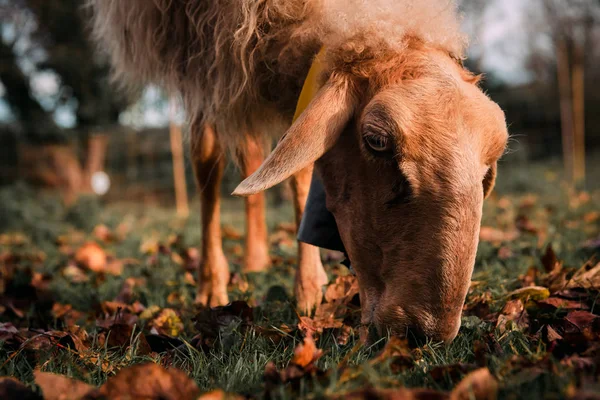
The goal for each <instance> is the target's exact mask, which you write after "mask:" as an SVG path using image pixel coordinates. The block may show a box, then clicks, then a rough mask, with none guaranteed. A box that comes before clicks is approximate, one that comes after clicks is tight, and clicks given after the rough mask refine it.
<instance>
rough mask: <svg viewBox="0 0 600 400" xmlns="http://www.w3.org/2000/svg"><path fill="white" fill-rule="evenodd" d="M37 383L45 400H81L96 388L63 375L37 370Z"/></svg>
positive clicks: (35, 374) (35, 375) (35, 373)
mask: <svg viewBox="0 0 600 400" xmlns="http://www.w3.org/2000/svg"><path fill="white" fill-rule="evenodd" d="M33 375H34V377H35V383H36V384H37V385H38V386H39V387H40V388H42V392H43V393H44V399H45V400H79V399H82V398H83V397H84V396H85V395H87V394H88V393H90V392H91V391H92V390H94V389H95V387H93V386H91V385H88V384H87V383H85V382H81V381H78V380H76V379H72V378H69V377H67V376H63V375H57V374H51V373H49V372H42V371H40V370H35V371H34V372H33Z"/></svg>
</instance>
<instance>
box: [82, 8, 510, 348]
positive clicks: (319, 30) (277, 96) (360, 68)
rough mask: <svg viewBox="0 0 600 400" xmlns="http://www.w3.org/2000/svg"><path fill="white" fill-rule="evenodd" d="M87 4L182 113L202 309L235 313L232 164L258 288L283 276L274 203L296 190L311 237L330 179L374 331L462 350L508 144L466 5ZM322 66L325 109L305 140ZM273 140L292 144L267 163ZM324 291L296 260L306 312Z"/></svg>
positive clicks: (120, 53)
mask: <svg viewBox="0 0 600 400" xmlns="http://www.w3.org/2000/svg"><path fill="white" fill-rule="evenodd" d="M89 1H90V3H89V4H90V6H91V7H92V9H93V14H94V37H95V38H96V40H97V41H98V43H100V45H101V47H102V49H103V50H104V51H105V53H106V54H108V56H109V57H110V60H111V63H112V65H113V67H114V76H115V80H116V81H118V82H121V83H125V86H136V85H143V84H147V83H155V84H158V85H161V86H162V87H164V88H165V89H166V90H168V91H169V92H171V93H180V94H181V96H182V98H183V100H184V104H185V109H186V112H187V115H188V118H189V123H190V129H191V144H192V146H191V147H192V159H193V161H194V168H195V172H196V177H197V182H198V187H199V190H200V194H201V216H202V226H203V229H202V254H203V255H202V262H201V265H200V267H199V285H198V296H197V301H198V302H199V303H201V304H207V305H211V306H215V305H221V304H224V303H226V302H227V301H228V296H227V290H226V286H227V280H228V277H229V273H228V265H227V260H226V257H225V255H224V254H223V250H222V245H221V232H220V223H219V209H220V200H219V199H220V196H219V191H220V179H221V176H222V174H223V168H224V157H225V155H227V154H230V155H233V157H234V159H235V160H237V162H238V164H239V165H240V167H241V169H242V172H243V174H244V177H245V179H244V181H243V182H242V183H241V184H240V185H239V186H238V188H237V189H236V191H235V192H234V194H235V195H239V196H247V198H246V211H247V232H246V253H245V259H244V264H245V270H246V271H261V270H264V269H265V268H266V267H267V265H268V264H269V257H268V251H267V250H268V249H267V245H266V234H267V233H266V232H267V230H266V226H265V221H264V203H265V200H264V194H262V192H263V191H264V190H265V189H268V188H269V187H271V186H273V185H275V184H277V183H280V182H282V181H283V180H285V179H287V178H289V177H291V178H292V188H293V190H294V207H295V211H296V219H297V222H299V221H300V218H301V216H302V212H303V209H304V204H305V202H306V198H307V194H308V187H309V184H310V180H311V175H312V170H313V164H314V163H315V162H316V170H317V173H318V174H319V176H320V177H321V179H322V181H323V185H324V187H325V192H326V196H327V208H328V209H329V210H330V211H331V212H332V213H333V215H334V217H335V220H336V222H337V225H338V227H339V231H340V235H341V238H342V241H343V243H344V246H345V248H346V250H347V253H348V256H349V258H350V260H351V262H352V264H353V267H354V269H355V270H356V274H357V278H358V282H359V287H360V297H361V302H362V322H363V323H364V324H371V323H373V324H375V326H376V327H377V328H378V330H379V332H380V333H383V332H384V331H385V330H391V331H392V332H393V333H394V334H398V335H403V334H406V332H407V330H410V331H411V332H413V333H415V334H424V335H426V336H429V337H432V338H434V339H438V340H444V341H450V340H452V339H453V338H454V337H455V336H456V333H457V331H458V328H459V326H460V313H461V308H462V305H463V302H464V298H465V295H466V291H467V289H468V286H469V281H470V277H471V273H472V270H473V266H474V260H475V252H476V249H477V244H478V232H479V225H480V221H481V208H482V202H483V200H484V197H486V196H488V195H489V193H490V192H491V190H492V188H493V185H494V181H495V177H496V165H497V160H498V159H499V158H500V156H501V155H502V153H503V151H504V148H505V146H506V140H507V130H506V123H505V120H504V114H503V113H502V111H501V110H500V108H499V107H498V106H497V105H496V104H495V103H493V102H492V101H491V100H490V99H489V98H488V97H487V96H486V95H485V94H483V93H482V91H481V90H480V89H479V88H478V86H477V83H478V80H479V78H478V77H477V76H475V75H473V74H471V73H470V72H469V71H467V70H466V69H465V68H464V67H463V66H462V63H461V61H462V59H463V58H464V54H465V49H466V44H467V40H466V37H465V36H464V34H463V33H462V32H461V30H460V17H459V15H458V13H457V10H456V5H455V4H454V2H453V1H452V0H430V1H428V2H426V3H424V2H420V3H417V2H414V1H409V0H397V1H393V0H372V1H365V0H362V1H361V0H346V1H342V0H287V1H286V0H238V1H228V0H215V1H207V0H127V1H123V0H89ZM311 65H319V69H320V71H319V77H318V80H317V89H318V92H317V94H316V96H315V97H314V98H313V99H312V101H311V102H310V104H309V105H308V107H307V108H306V109H305V110H304V112H302V114H301V115H300V116H299V117H298V119H297V120H295V121H294V122H293V124H292V118H293V116H294V113H295V110H296V102H297V100H298V96H299V94H300V91H301V90H302V88H303V85H304V83H305V78H306V76H307V73H308V71H309V69H310V68H311ZM307 84H309V83H307ZM290 125H291V127H290ZM272 138H281V140H280V142H279V144H278V145H277V146H276V148H275V149H274V150H273V151H272V152H271V153H270V155H269V156H268V157H267V158H266V159H264V154H265V148H266V147H265V143H268V142H269V140H270V139H272ZM326 283H327V276H326V274H325V272H324V270H323V266H322V264H321V260H320V257H319V250H318V249H317V248H315V247H312V246H310V245H308V244H305V243H299V245H298V273H297V277H296V284H295V295H296V298H297V301H298V304H299V307H300V308H301V310H304V311H310V309H311V308H312V307H314V306H315V305H316V304H318V303H319V302H320V301H321V296H322V295H321V293H322V286H323V285H324V284H326Z"/></svg>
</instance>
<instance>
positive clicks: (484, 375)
mask: <svg viewBox="0 0 600 400" xmlns="http://www.w3.org/2000/svg"><path fill="white" fill-rule="evenodd" d="M497 394H498V381H497V380H496V378H494V377H493V376H492V374H491V373H490V370H489V369H487V368H481V369H478V370H476V371H473V372H471V373H470V374H468V375H467V376H466V377H465V378H464V379H463V380H462V381H461V382H460V383H459V384H458V385H457V386H456V387H455V388H454V390H453V391H452V393H451V394H450V399H451V400H471V399H476V400H494V399H496V397H497Z"/></svg>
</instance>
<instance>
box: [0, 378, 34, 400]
mask: <svg viewBox="0 0 600 400" xmlns="http://www.w3.org/2000/svg"><path fill="white" fill-rule="evenodd" d="M0 399H18V400H43V398H42V396H40V395H38V394H37V393H36V392H34V391H33V390H31V389H29V388H28V387H27V386H25V385H23V384H22V383H21V382H20V381H19V380H17V379H15V378H10V377H0Z"/></svg>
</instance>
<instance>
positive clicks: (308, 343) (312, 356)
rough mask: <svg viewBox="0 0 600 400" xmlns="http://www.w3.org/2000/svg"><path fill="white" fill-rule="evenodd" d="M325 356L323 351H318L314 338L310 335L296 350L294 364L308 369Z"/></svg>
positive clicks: (293, 358)
mask: <svg viewBox="0 0 600 400" xmlns="http://www.w3.org/2000/svg"><path fill="white" fill-rule="evenodd" d="M322 355H323V350H321V349H318V348H317V345H316V344H315V341H314V340H313V338H312V336H310V335H308V336H306V337H305V338H304V342H303V343H301V344H299V345H298V347H296V349H295V350H294V357H292V361H291V362H292V363H293V364H296V365H298V366H300V367H302V368H306V367H307V366H309V365H310V364H313V363H314V362H315V361H317V360H318V359H319V358H320V357H321V356H322Z"/></svg>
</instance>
